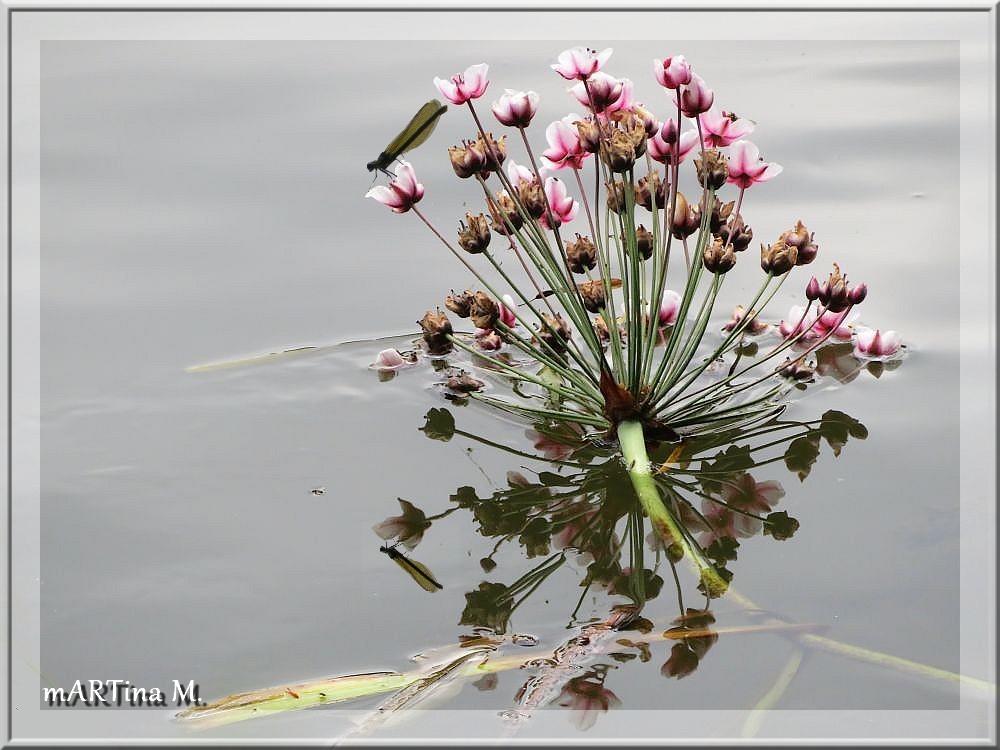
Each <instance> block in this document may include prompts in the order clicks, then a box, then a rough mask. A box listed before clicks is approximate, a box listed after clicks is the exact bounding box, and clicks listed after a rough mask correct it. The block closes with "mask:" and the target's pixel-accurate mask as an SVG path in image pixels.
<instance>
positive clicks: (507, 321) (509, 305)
mask: <svg viewBox="0 0 1000 750" xmlns="http://www.w3.org/2000/svg"><path fill="white" fill-rule="evenodd" d="M500 322H501V323H503V324H504V325H505V326H507V327H508V328H513V327H514V326H516V325H517V318H516V317H515V316H514V298H513V297H511V296H510V295H509V294H505V295H504V296H503V298H502V302H501V304H500Z"/></svg>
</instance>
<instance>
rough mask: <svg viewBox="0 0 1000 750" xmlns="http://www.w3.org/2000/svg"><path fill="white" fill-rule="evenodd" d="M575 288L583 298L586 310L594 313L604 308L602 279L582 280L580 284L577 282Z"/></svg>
mask: <svg viewBox="0 0 1000 750" xmlns="http://www.w3.org/2000/svg"><path fill="white" fill-rule="evenodd" d="M577 288H578V289H579V290H580V297H582V298H583V306H584V307H585V308H587V312H592V313H596V312H600V311H601V310H603V309H604V307H605V306H606V300H605V297H604V282H603V281H601V280H600V279H595V280H594V281H584V282H583V283H582V284H577Z"/></svg>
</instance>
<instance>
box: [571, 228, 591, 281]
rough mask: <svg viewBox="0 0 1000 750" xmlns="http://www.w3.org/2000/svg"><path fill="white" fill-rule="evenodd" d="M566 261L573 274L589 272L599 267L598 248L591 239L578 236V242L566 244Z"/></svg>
mask: <svg viewBox="0 0 1000 750" xmlns="http://www.w3.org/2000/svg"><path fill="white" fill-rule="evenodd" d="M566 259H567V260H568V261H569V269H570V270H571V271H572V272H573V273H583V272H584V271H589V270H592V269H593V268H594V266H596V265H597V248H595V247H594V243H593V242H591V240H590V238H589V237H581V236H580V235H579V234H577V235H576V242H569V243H567V244H566Z"/></svg>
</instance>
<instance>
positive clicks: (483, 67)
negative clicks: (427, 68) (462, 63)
mask: <svg viewBox="0 0 1000 750" xmlns="http://www.w3.org/2000/svg"><path fill="white" fill-rule="evenodd" d="M489 68H490V66H489V65H487V64H486V63H479V64H478V65H471V66H469V67H468V68H466V69H465V72H464V73H459V74H458V75H454V76H452V77H451V78H449V79H448V80H444V79H442V78H435V79H434V85H435V86H437V89H438V91H440V92H441V96H443V97H444V98H445V99H447V100H448V101H449V102H451V103H452V104H465V103H466V102H467V101H469V100H470V99H478V98H479V97H481V96H482V95H483V94H484V93H485V91H486V87H487V86H489V85H490V81H489V79H488V78H487V77H486V72H487V71H488V70H489Z"/></svg>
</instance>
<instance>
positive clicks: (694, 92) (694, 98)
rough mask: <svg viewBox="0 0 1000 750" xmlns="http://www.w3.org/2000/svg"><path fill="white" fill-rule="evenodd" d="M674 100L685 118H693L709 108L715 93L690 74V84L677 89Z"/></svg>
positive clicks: (696, 76) (693, 74)
mask: <svg viewBox="0 0 1000 750" xmlns="http://www.w3.org/2000/svg"><path fill="white" fill-rule="evenodd" d="M675 100H676V101H677V102H678V104H679V105H680V108H681V112H683V113H684V116H685V117H695V116H697V115H700V114H701V113H702V112H707V111H708V110H709V109H710V108H711V106H712V102H714V101H715V92H714V91H712V89H710V88H709V87H708V86H707V85H706V84H705V82H704V81H703V80H702V79H701V76H699V75H698V74H697V73H692V74H691V80H690V82H688V83H686V84H684V85H683V86H681V87H680V88H678V89H677V96H676V98H675Z"/></svg>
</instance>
